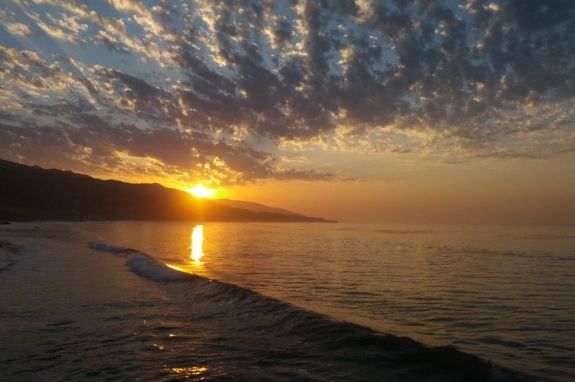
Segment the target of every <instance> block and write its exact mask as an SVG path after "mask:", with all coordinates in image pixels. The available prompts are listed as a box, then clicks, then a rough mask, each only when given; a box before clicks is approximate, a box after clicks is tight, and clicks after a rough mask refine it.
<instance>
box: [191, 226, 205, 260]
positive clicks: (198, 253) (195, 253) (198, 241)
mask: <svg viewBox="0 0 575 382" xmlns="http://www.w3.org/2000/svg"><path fill="white" fill-rule="evenodd" d="M203 245H204V226H203V225H201V224H200V225H197V226H195V227H194V229H193V230H192V242H191V244H190V249H191V250H192V254H191V256H190V257H191V258H192V260H194V262H195V263H196V264H197V265H201V264H203V262H202V261H201V258H202V257H203V256H204V249H203Z"/></svg>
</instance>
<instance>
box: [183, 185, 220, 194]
mask: <svg viewBox="0 0 575 382" xmlns="http://www.w3.org/2000/svg"><path fill="white" fill-rule="evenodd" d="M187 191H188V192H189V193H190V194H192V195H194V196H195V197H196V198H213V197H214V196H215V195H216V190H214V189H212V188H207V187H205V186H204V185H203V184H201V183H200V184H198V185H196V186H194V187H192V188H188V190H187Z"/></svg>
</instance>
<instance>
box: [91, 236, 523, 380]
mask: <svg viewBox="0 0 575 382" xmlns="http://www.w3.org/2000/svg"><path fill="white" fill-rule="evenodd" d="M89 247H90V248H91V249H93V250H96V251H100V252H107V253H112V254H116V255H121V256H125V257H126V258H127V265H128V267H129V269H130V270H131V271H132V272H134V273H136V274H137V275H139V276H141V277H145V278H147V279H149V280H152V281H157V282H163V283H172V282H180V283H189V287H190V288H188V289H189V293H190V294H191V298H193V301H194V303H195V304H198V303H202V302H204V303H206V304H205V310H206V317H207V318H206V319H221V317H222V313H221V312H222V310H224V311H227V312H228V313H229V314H228V315H233V316H234V317H250V319H249V320H247V323H246V324H245V326H244V327H239V329H238V330H239V331H246V332H248V333H249V334H250V336H252V337H255V338H257V337H258V336H273V337H277V338H278V339H279V340H280V342H281V343H282V344H283V343H295V344H297V346H298V349H297V351H295V350H293V351H291V350H290V352H286V351H285V350H284V351H282V352H280V353H279V354H274V353H273V351H271V350H268V351H267V352H268V354H267V355H266V357H267V358H269V360H268V361H266V362H273V360H274V359H275V358H274V357H276V356H277V358H278V360H277V362H278V364H280V363H289V364H293V365H297V364H298V363H299V362H306V363H309V362H315V363H317V369H318V370H321V368H322V367H325V366H324V365H330V367H331V369H330V370H329V371H326V373H327V375H329V377H328V378H327V379H321V380H392V381H410V380H411V381H526V380H527V377H525V376H523V375H521V374H519V373H514V372H511V371H509V370H507V369H503V368H499V367H497V366H495V365H493V364H492V363H491V362H489V361H487V360H484V359H481V358H479V357H476V356H473V355H470V354H467V353H464V352H462V351H459V350H458V349H456V348H454V347H451V346H438V347H429V346H426V345H423V344H421V343H419V342H416V341H414V340H412V339H410V338H406V337H398V336H395V335H390V334H385V333H379V332H376V331H374V330H372V329H370V328H367V327H364V326H360V325H356V324H353V323H349V322H342V321H337V320H334V319H333V318H331V317H329V316H326V315H322V314H319V313H315V312H311V311H308V310H305V309H301V308H298V307H296V306H293V305H291V304H289V303H286V302H283V301H280V300H277V299H274V298H270V297H267V296H264V295H262V294H260V293H258V292H255V291H253V290H250V289H248V288H243V287H240V286H237V285H233V284H229V283H225V282H221V281H217V280H210V279H207V278H205V277H201V276H197V275H193V274H189V273H185V272H183V271H179V270H177V269H173V268H171V267H169V266H168V265H166V264H164V263H162V262H160V261H158V260H157V259H155V258H153V257H152V256H149V255H147V254H145V253H143V252H140V251H138V250H134V249H130V248H124V247H118V246H114V245H110V244H107V243H103V242H100V241H92V242H90V243H89ZM183 285H184V286H185V287H187V286H186V284H183ZM217 307H219V308H220V311H219V312H218V313H217V314H216V313H213V314H212V315H211V316H210V312H213V310H214V309H216V308H217ZM236 325H238V324H237V323H236ZM240 346H241V345H240ZM298 357H301V359H299V358H298ZM258 362H260V361H258ZM334 365H339V366H340V368H341V369H342V370H343V371H338V370H337V367H335V366H334ZM256 366H257V365H256ZM313 380H315V379H313Z"/></svg>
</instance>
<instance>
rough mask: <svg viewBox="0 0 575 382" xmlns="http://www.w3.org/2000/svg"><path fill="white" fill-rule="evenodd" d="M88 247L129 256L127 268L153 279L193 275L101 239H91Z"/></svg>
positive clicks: (162, 280) (165, 280) (164, 279)
mask: <svg viewBox="0 0 575 382" xmlns="http://www.w3.org/2000/svg"><path fill="white" fill-rule="evenodd" d="M88 247H90V249H93V250H95V251H99V252H108V253H114V254H120V255H128V256H130V258H129V260H128V262H127V265H128V268H130V270H131V271H132V272H134V273H136V274H137V275H139V276H142V277H145V278H147V279H149V280H153V281H161V282H170V281H180V280H189V279H190V278H192V277H194V276H193V275H191V274H189V273H186V272H182V271H179V270H177V269H174V268H170V267H169V266H167V265H166V264H164V263H162V262H161V261H158V260H156V259H154V258H153V257H151V256H149V255H147V254H145V253H143V252H140V251H137V250H135V249H130V248H125V247H118V246H115V245H111V244H108V243H104V242H101V241H91V242H90V243H88Z"/></svg>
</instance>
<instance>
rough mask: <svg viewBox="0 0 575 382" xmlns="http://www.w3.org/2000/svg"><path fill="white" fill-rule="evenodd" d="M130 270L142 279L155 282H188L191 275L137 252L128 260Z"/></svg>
mask: <svg viewBox="0 0 575 382" xmlns="http://www.w3.org/2000/svg"><path fill="white" fill-rule="evenodd" d="M128 267H130V270H131V271H132V272H134V273H136V274H138V275H140V276H142V277H145V278H147V279H150V280H153V281H163V282H168V281H179V280H187V279H190V278H191V277H192V275H191V274H189V273H185V272H181V271H178V270H176V269H173V268H170V267H168V266H167V265H166V264H164V263H162V262H160V261H158V260H156V259H154V258H153V257H150V256H148V255H146V254H144V253H141V252H135V253H134V254H133V255H132V257H131V258H130V260H128Z"/></svg>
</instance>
